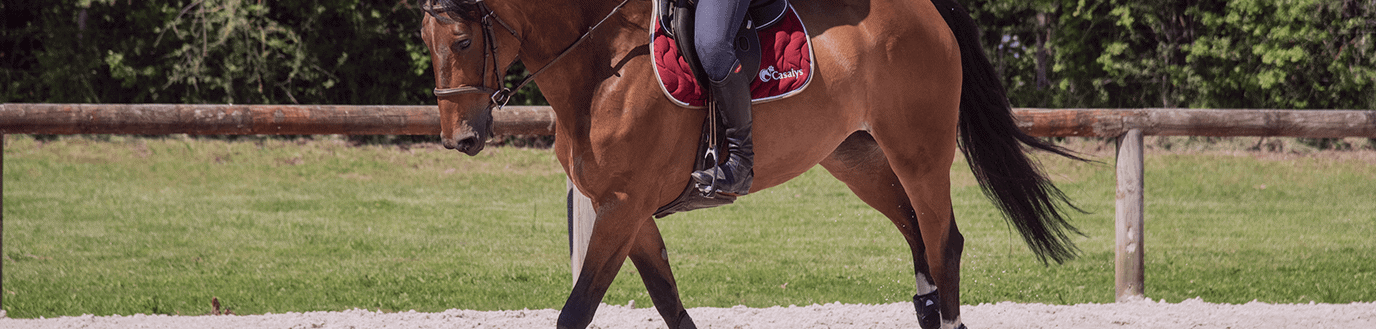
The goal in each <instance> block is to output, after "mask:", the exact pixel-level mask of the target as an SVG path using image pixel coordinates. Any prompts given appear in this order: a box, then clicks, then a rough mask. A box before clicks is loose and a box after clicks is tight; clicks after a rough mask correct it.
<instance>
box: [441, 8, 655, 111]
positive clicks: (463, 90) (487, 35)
mask: <svg viewBox="0 0 1376 329" xmlns="http://www.w3.org/2000/svg"><path fill="white" fill-rule="evenodd" d="M475 2H477V5H478V15H480V16H482V19H481V23H482V27H483V42H484V43H486V44H487V52H486V53H485V54H483V67H484V68H486V67H487V62H488V61H489V60H490V61H491V62H492V75H493V77H495V78H496V80H497V87H498V88H491V87H488V86H484V85H479V86H464V85H461V86H458V87H454V88H435V97H437V98H438V97H448V96H456V95H464V94H479V93H485V94H490V96H489V97H488V99H489V100H490V101H491V103H488V108H489V109H490V108H494V107H495V108H502V107H503V106H506V103H507V102H508V101H510V100H511V95H512V94H515V93H516V91H517V90H521V88H523V87H525V86H526V84H529V83H530V82H531V81H534V80H535V77H536V76H538V75H540V73H543V72H545V69H548V68H549V67H550V66H553V65H554V63H555V62H558V61H559V59H561V58H564V55H568V54H569V52H571V51H572V50H573V48H574V47H577V46H578V44H580V43H583V41H584V40H587V39H588V36H590V35H592V32H593V31H596V30H597V27H598V26H602V23H603V22H606V21H607V19H608V18H611V17H612V15H615V14H616V12H618V11H621V7H624V6H626V3H627V2H630V0H622V1H621V4H619V5H616V8H612V11H611V12H610V13H607V16H606V17H602V20H601V21H598V22H597V24H596V25H593V26H592V28H589V29H588V31H587V32H584V33H583V35H582V36H579V37H578V40H574V41H573V44H570V45H569V46H568V47H565V48H564V51H563V52H560V53H559V55H558V56H555V57H554V60H551V61H550V62H549V64H545V66H544V67H541V68H540V69H539V70H536V71H535V73H531V74H530V75H527V76H526V77H525V78H523V79H521V82H520V83H518V84H516V88H515V89H512V88H504V87H502V85H503V81H504V80H505V78H506V75H505V74H503V72H500V70H501V68H500V67H499V66H501V63H498V62H499V60H498V59H497V38H496V37H494V36H493V34H494V32H493V28H492V25H493V24H492V22H494V21H495V22H497V24H501V25H502V27H503V28H506V31H507V32H510V33H511V36H514V37H516V38H517V39H520V38H521V36H520V35H518V34H516V29H513V28H511V25H507V24H506V22H505V21H502V18H501V17H497V13H495V12H493V11H492V8H489V7H488V6H487V2H486V1H483V0H478V1H475ZM421 9H422V10H424V11H425V12H426V13H429V14H430V15H431V16H434V17H435V19H436V20H439V21H441V22H446V23H449V22H453V21H452V20H449V19H447V18H443V17H440V16H439V13H443V12H450V11H458V10H461V9H459V8H455V7H451V6H439V5H435V4H433V3H429V4H425V5H423V6H422V8H421ZM481 78H482V80H479V81H482V82H481V83H484V84H486V83H487V71H483V73H482V77H481Z"/></svg>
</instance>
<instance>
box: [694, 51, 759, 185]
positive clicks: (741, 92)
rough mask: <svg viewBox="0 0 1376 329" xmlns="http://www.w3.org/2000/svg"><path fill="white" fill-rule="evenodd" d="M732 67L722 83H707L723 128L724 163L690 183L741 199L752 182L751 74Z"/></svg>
mask: <svg viewBox="0 0 1376 329" xmlns="http://www.w3.org/2000/svg"><path fill="white" fill-rule="evenodd" d="M736 67H737V69H736V71H735V72H732V73H731V74H729V75H727V76H726V78H725V79H722V81H709V83H708V87H709V89H710V92H711V93H712V102H713V103H714V104H715V105H714V107H715V108H716V111H717V113H719V114H720V115H721V117H722V121H723V123H725V124H726V144H727V154H728V155H727V160H726V163H724V164H721V165H718V166H716V167H712V168H710V169H707V170H699V171H695V172H693V180H694V181H696V182H697V183H698V184H699V185H701V186H712V187H715V188H716V192H718V193H725V194H733V195H745V194H746V193H750V182H751V181H752V180H754V178H755V171H754V169H753V167H754V163H755V143H754V141H753V139H752V138H751V137H750V81H751V80H752V78H754V72H755V71H754V70H741V69H740V66H739V65H737V66H736Z"/></svg>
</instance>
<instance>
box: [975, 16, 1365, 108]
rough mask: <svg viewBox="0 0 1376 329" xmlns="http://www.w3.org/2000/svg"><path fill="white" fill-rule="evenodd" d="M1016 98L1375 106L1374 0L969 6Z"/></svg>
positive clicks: (1071, 102)
mask: <svg viewBox="0 0 1376 329" xmlns="http://www.w3.org/2000/svg"><path fill="white" fill-rule="evenodd" d="M970 7H971V8H970V9H971V11H972V12H973V13H974V15H975V17H976V18H977V20H978V21H979V23H980V26H981V27H982V28H983V29H984V33H985V35H984V39H985V42H986V50H987V51H989V52H990V54H991V57H992V59H993V61H994V62H995V65H996V66H997V67H998V68H999V69H1000V71H1001V72H1003V73H1004V77H1005V78H1006V79H1008V80H1007V82H1006V85H1007V86H1008V87H1009V89H1010V96H1009V98H1010V99H1011V100H1012V101H1013V103H1014V105H1015V106H1032V107H1067V108H1074V107H1110V108H1111V107H1124V108H1132V107H1194V108H1287V109H1290V108H1293V109H1311V108H1312V109H1326V108H1331V109H1376V92H1373V88H1376V86H1373V84H1376V40H1373V36H1372V33H1373V31H1376V3H1372V2H1370V1H1356V0H1295V1H1261V0H1235V1H1227V0H1149V1H1128V0H1102V1H1092V0H1073V1H1072V0H1040V1H1003V0H1000V1H988V2H982V3H973V4H970Z"/></svg>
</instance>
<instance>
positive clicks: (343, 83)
mask: <svg viewBox="0 0 1376 329" xmlns="http://www.w3.org/2000/svg"><path fill="white" fill-rule="evenodd" d="M967 5H968V6H969V9H970V10H971V12H972V13H973V14H974V16H975V17H976V20H977V21H978V24H979V25H980V26H981V27H982V28H983V29H984V32H985V33H984V37H983V38H984V42H985V45H986V50H987V51H988V52H989V53H990V56H991V59H992V60H993V61H994V64H995V66H996V67H997V68H998V70H999V72H1001V73H1002V75H1003V77H1004V78H1005V79H1006V80H1005V85H1006V86H1007V87H1008V88H1009V91H1010V95H1009V98H1010V100H1011V101H1012V102H1013V104H1014V105H1015V106H1028V107H1064V108H1074V107H1108V108H1114V107H1122V108H1136V107H1196V108H1296V109H1308V108H1313V109H1323V108H1346V109H1376V91H1373V90H1374V89H1376V40H1373V35H1372V34H1373V31H1376V3H1373V2H1371V1H1360V0H1286V1H1263V0H1031V1H1027V0H1019V1H1013V0H996V1H981V2H970V3H967ZM0 10H2V11H3V12H4V14H5V17H6V20H5V21H4V22H3V24H4V25H5V29H4V31H3V32H0V33H2V34H0V63H3V64H4V66H3V68H0V78H3V85H0V102H90V103H274V104H280V103H301V104H426V103H433V102H434V101H433V96H431V95H430V93H429V90H430V88H433V87H434V82H433V77H432V73H431V69H430V56H429V53H428V51H427V50H426V48H425V45H424V44H423V43H422V42H421V40H420V37H419V36H418V35H417V28H418V25H419V22H420V18H421V16H420V15H421V13H420V11H419V10H417V9H416V8H414V3H412V2H410V1H384V0H282V1H248V0H194V1H193V0H174V1H154V2H147V1H144V2H134V1H117V0H65V1H53V2H46V3H45V2H40V1H7V2H4V3H0ZM521 71H524V67H521V66H519V65H517V66H516V67H513V68H512V73H513V75H511V76H509V77H508V81H507V85H508V86H509V87H510V86H514V83H515V80H516V79H518V78H519V75H518V74H515V73H519V72H521ZM511 104H512V105H540V104H545V102H544V100H543V99H542V98H541V97H540V95H539V91H538V88H534V86H531V87H527V89H525V90H521V91H519V92H518V94H517V95H516V96H515V97H513V99H512V102H511Z"/></svg>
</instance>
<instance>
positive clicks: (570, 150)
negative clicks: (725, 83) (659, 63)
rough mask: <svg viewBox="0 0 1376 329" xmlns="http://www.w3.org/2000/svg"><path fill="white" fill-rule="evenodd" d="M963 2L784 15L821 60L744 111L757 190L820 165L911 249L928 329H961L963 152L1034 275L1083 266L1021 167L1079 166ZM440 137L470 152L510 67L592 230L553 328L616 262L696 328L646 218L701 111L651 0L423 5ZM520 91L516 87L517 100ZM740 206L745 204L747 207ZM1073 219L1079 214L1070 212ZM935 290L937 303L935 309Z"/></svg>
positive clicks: (477, 147)
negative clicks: (1042, 266)
mask: <svg viewBox="0 0 1376 329" xmlns="http://www.w3.org/2000/svg"><path fill="white" fill-rule="evenodd" d="M954 1H955V0H927V1H921V0H918V1H913V0H828V1H822V0H792V4H793V6H794V8H795V9H796V11H797V12H798V15H799V16H801V17H802V21H803V22H805V23H806V24H807V27H808V34H809V35H808V37H809V38H811V40H812V44H813V51H814V52H815V53H816V61H815V62H814V63H815V65H816V69H815V71H814V72H815V73H814V76H813V77H812V79H813V80H812V81H811V82H810V85H809V86H808V87H807V88H808V89H807V90H806V91H804V92H801V93H799V94H797V95H794V96H792V97H789V98H785V99H782V100H777V101H772V102H768V103H763V104H757V105H755V106H754V110H753V111H754V131H755V152H756V155H755V169H754V170H755V178H754V179H755V180H754V184H753V187H752V189H751V191H752V192H755V191H759V190H762V189H767V188H770V187H773V186H776V185H779V184H781V183H784V182H785V181H788V180H789V179H792V178H794V177H797V176H798V175H800V174H802V173H803V172H805V171H807V170H809V169H810V168H812V167H813V166H815V165H818V164H820V165H821V166H822V167H823V168H825V169H826V170H827V171H828V172H830V173H831V174H832V175H833V176H834V177H836V178H837V179H839V180H840V181H842V182H844V183H845V184H846V186H847V187H848V188H849V189H850V190H851V191H852V192H854V193H855V195H857V196H858V197H859V198H860V199H861V200H862V201H864V202H865V203H866V204H868V205H869V206H871V207H873V208H874V209H875V210H877V211H879V212H880V213H881V214H883V215H884V216H885V217H887V218H888V219H889V220H890V221H892V222H893V224H894V226H895V227H896V228H897V229H898V231H899V233H901V234H902V235H903V237H904V239H905V240H906V242H907V243H908V246H909V249H910V250H911V252H912V258H913V270H914V276H915V282H916V284H915V285H916V287H915V288H916V295H915V296H914V307H915V311H916V314H917V317H918V319H917V320H918V321H917V322H918V323H919V325H920V326H921V327H922V328H928V329H930V328H937V327H941V328H963V327H964V324H963V323H962V322H961V318H960V307H959V306H960V289H959V286H960V257H961V252H962V250H963V248H964V237H963V236H962V235H961V233H960V231H959V230H958V229H957V225H956V221H955V217H954V215H953V209H952V203H951V195H950V184H951V183H950V169H949V168H950V166H951V164H952V163H953V162H954V158H955V153H956V151H957V149H959V150H960V151H961V152H962V154H963V155H964V156H965V158H966V159H967V162H968V163H969V166H970V168H971V170H972V171H973V172H974V174H975V177H976V178H977V180H978V181H979V183H980V185H981V187H982V188H983V191H984V192H985V194H986V196H988V197H989V198H990V199H991V200H993V201H994V204H995V205H996V206H997V207H998V208H999V209H1000V210H1001V211H1002V212H1003V213H1004V215H1005V218H1006V219H1007V220H1008V221H1009V222H1010V223H1011V226H1013V227H1015V228H1016V229H1017V230H1018V231H1019V233H1020V234H1021V235H1022V237H1023V239H1024V240H1025V241H1026V242H1027V244H1028V246H1029V249H1031V250H1032V251H1033V252H1034V254H1036V255H1037V256H1038V258H1039V259H1041V260H1042V262H1044V263H1046V262H1047V259H1051V260H1053V261H1056V262H1057V263H1060V262H1063V261H1065V260H1068V259H1071V258H1073V257H1075V256H1076V253H1077V249H1076V248H1075V246H1074V244H1073V242H1072V241H1070V238H1069V235H1070V234H1069V233H1077V234H1078V233H1079V231H1078V230H1076V229H1075V227H1074V226H1072V225H1071V224H1069V223H1068V222H1067V216H1066V215H1065V214H1064V213H1065V212H1066V210H1065V209H1064V207H1066V206H1069V207H1071V208H1074V205H1072V204H1070V202H1069V200H1068V199H1067V197H1066V196H1065V195H1064V194H1063V193H1062V192H1061V191H1060V190H1059V189H1057V188H1056V187H1055V186H1054V184H1052V182H1051V181H1050V180H1049V179H1048V178H1047V177H1046V175H1045V174H1043V173H1042V172H1041V170H1040V168H1039V167H1038V166H1037V165H1036V163H1035V162H1033V161H1032V160H1030V159H1029V157H1028V155H1027V154H1026V153H1025V152H1028V151H1030V150H1033V149H1036V150H1042V151H1049V152H1053V153H1056V154H1059V155H1062V156H1067V157H1072V158H1077V159H1078V157H1077V155H1076V154H1073V153H1072V152H1070V151H1068V150H1065V149H1063V148H1060V147H1058V146H1055V145H1053V144H1051V143H1049V142H1045V141H1041V140H1039V139H1036V138H1033V137H1029V136H1028V135H1026V134H1024V133H1023V132H1021V131H1020V130H1019V129H1018V127H1017V124H1016V121H1015V120H1014V118H1013V115H1012V111H1011V107H1010V105H1009V102H1008V100H1007V97H1006V96H1005V90H1004V88H1003V86H1002V85H1001V83H1000V80H999V79H998V76H997V75H996V73H995V71H994V69H993V67H992V66H991V65H990V63H989V61H988V59H987V57H986V56H985V55H984V53H983V50H982V48H981V46H980V44H979V43H978V41H979V30H978V28H977V27H976V26H975V24H974V21H973V20H972V19H971V18H970V15H969V13H968V12H967V11H966V10H965V9H964V8H963V7H962V6H961V5H959V4H957V3H955V2H954ZM421 6H422V9H423V10H424V11H425V14H423V15H422V22H421V36H422V39H424V41H425V44H426V46H427V47H428V48H429V51H430V55H431V60H432V64H433V70H434V73H435V86H436V88H435V95H436V97H437V99H438V108H439V111H440V118H441V132H440V136H441V140H442V141H443V144H444V146H445V147H446V148H448V149H454V150H457V151H460V152H462V153H466V154H468V155H476V154H478V152H480V151H481V150H482V149H483V147H484V145H485V141H486V140H487V139H488V138H489V137H490V136H491V126H492V110H493V108H495V107H498V106H502V105H504V103H505V101H506V99H507V98H508V97H509V96H510V94H511V90H510V89H507V88H503V87H502V86H503V81H504V77H505V73H506V72H505V71H506V69H507V68H509V67H510V66H511V65H512V64H513V63H514V62H516V61H517V60H518V59H519V61H520V62H521V63H523V64H524V65H525V66H526V67H527V68H530V69H532V71H533V72H535V73H533V74H532V75H531V76H529V77H527V78H526V80H524V81H523V82H522V83H521V84H520V85H524V84H525V83H526V82H529V81H532V79H533V81H535V83H537V84H538V85H539V87H540V91H541V92H542V94H543V95H544V97H545V99H546V100H548V101H549V104H550V106H551V107H552V108H553V110H554V113H555V143H554V147H553V149H554V152H555V154H556V156H557V158H558V160H559V163H560V164H561V165H562V166H563V169H564V171H565V172H566V173H567V174H568V177H569V179H570V180H571V181H572V183H573V185H574V186H575V187H576V188H577V190H578V191H581V192H582V193H583V194H584V195H586V196H587V197H588V198H590V199H591V200H592V205H593V209H595V212H596V224H595V226H594V228H593V230H592V234H591V237H590V238H589V246H588V247H587V251H586V255H585V258H584V261H583V266H582V268H581V269H575V271H578V273H579V275H578V276H577V280H576V282H575V284H574V285H573V288H572V291H570V293H569V295H568V299H567V300H566V301H565V303H564V305H563V308H562V309H561V312H560V315H559V319H558V324H557V326H558V327H559V328H585V327H587V326H588V325H589V324H590V323H591V321H592V319H593V316H594V313H595V312H596V310H597V306H598V305H599V303H600V302H601V300H602V298H603V296H604V295H605V293H606V291H607V288H608V286H609V285H610V284H611V283H612V281H613V279H614V278H615V276H616V274H617V272H618V270H619V269H620V268H621V265H622V264H623V263H624V262H625V260H626V259H627V258H629V259H630V260H631V261H632V262H633V263H634V265H635V266H636V268H637V269H638V271H639V273H640V275H641V277H642V279H643V281H644V283H645V287H646V289H647V290H648V292H649V294H650V296H651V300H652V301H653V303H654V306H655V308H656V310H657V311H658V312H659V314H660V315H661V316H663V318H664V320H665V323H666V324H667V325H668V326H669V327H671V328H695V324H694V323H693V321H692V319H691V318H690V317H689V315H688V313H687V311H686V310H685V309H684V306H683V304H682V302H681V301H680V299H679V294H678V288H677V284H676V283H675V281H674V276H673V272H672V271H671V269H670V266H669V265H670V264H669V259H668V253H667V249H666V247H665V244H664V240H663V238H662V237H661V235H660V232H659V228H658V227H657V226H656V222H655V219H654V218H652V214H654V213H655V212H656V209H657V208H658V207H660V206H663V205H665V204H666V203H669V202H670V201H672V200H674V199H675V198H676V197H678V196H679V195H680V192H682V191H683V187H684V186H688V185H687V184H688V180H689V179H690V178H689V173H690V172H691V170H693V166H692V164H693V162H694V159H695V156H696V155H695V154H694V153H695V152H697V150H698V145H699V141H700V137H701V128H702V127H703V123H704V120H705V118H706V115H707V114H706V111H704V110H701V109H692V108H686V107H680V106H677V105H675V104H673V103H671V102H670V101H669V100H668V99H667V98H666V96H665V95H664V94H663V93H662V92H661V90H660V89H659V87H658V86H657V85H656V83H657V81H656V80H655V79H656V78H655V73H654V72H653V71H652V70H653V68H652V65H651V59H650V58H649V57H650V56H651V55H650V50H649V45H648V44H649V38H648V31H649V29H650V28H651V26H650V25H651V19H652V17H651V15H653V14H654V13H653V11H654V10H653V7H652V6H653V0H580V1H543V0H421ZM520 85H518V86H517V88H520ZM743 197H748V195H747V196H743ZM1076 210H1078V208H1076ZM938 292H939V293H940V294H939V295H938Z"/></svg>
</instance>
